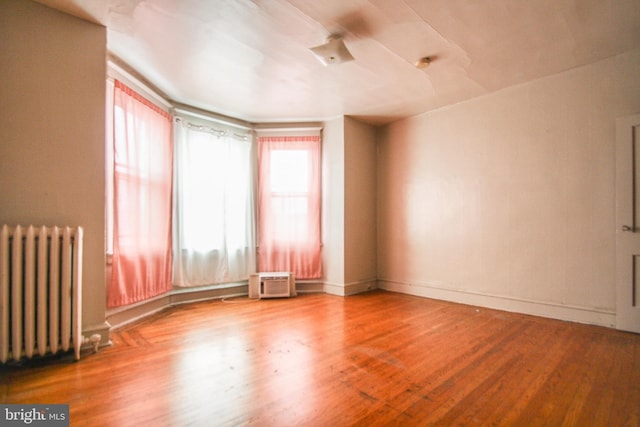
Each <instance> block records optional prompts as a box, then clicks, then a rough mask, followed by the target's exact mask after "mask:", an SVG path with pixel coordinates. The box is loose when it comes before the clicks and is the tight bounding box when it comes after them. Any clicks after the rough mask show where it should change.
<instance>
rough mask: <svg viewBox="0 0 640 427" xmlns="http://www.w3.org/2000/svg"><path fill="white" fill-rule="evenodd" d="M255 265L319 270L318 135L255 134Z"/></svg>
mask: <svg viewBox="0 0 640 427" xmlns="http://www.w3.org/2000/svg"><path fill="white" fill-rule="evenodd" d="M258 145H259V164H258V171H259V172H258V186H259V191H258V218H259V220H258V243H259V245H258V246H259V249H258V267H259V270H260V271H291V272H293V273H295V275H296V278H298V279H315V278H319V277H321V275H322V259H321V252H320V251H321V241H320V136H319V135H318V136H300V137H295V136H293V137H292V136H286V137H259V138H258Z"/></svg>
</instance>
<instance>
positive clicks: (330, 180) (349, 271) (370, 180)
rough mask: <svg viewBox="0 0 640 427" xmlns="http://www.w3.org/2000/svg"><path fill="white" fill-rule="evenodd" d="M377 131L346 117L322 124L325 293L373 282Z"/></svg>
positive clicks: (353, 290) (352, 290) (342, 291)
mask: <svg viewBox="0 0 640 427" xmlns="http://www.w3.org/2000/svg"><path fill="white" fill-rule="evenodd" d="M375 138H376V132H375V128H374V127H372V126H370V125H367V124H364V123H361V122H358V121H357V120H355V119H352V118H349V117H340V118H337V119H334V120H330V121H327V122H325V124H324V130H323V139H322V161H323V168H322V179H323V188H322V194H323V196H322V197H323V200H322V213H323V220H322V221H323V222H322V236H323V248H322V256H323V268H324V277H323V282H324V291H325V292H328V293H332V294H336V295H350V294H354V293H358V292H363V291H366V290H369V289H372V288H374V287H375V286H376V256H377V254H376V250H375V245H376V239H375V236H376V221H375V198H376V143H375V142H376V139H375Z"/></svg>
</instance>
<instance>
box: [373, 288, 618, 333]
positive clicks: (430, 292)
mask: <svg viewBox="0 0 640 427" xmlns="http://www.w3.org/2000/svg"><path fill="white" fill-rule="evenodd" d="M378 288H379V289H383V290H386V291H391V292H399V293H403V294H409V295H415V296H420V297H425V298H433V299H439V300H444V301H450V302H455V303H460V304H468V305H473V306H480V307H486V308H493V309H496V310H503V311H510V312H516V313H522V314H530V315H533V316H541V317H548V318H552V319H558V320H566V321H571V322H578V323H585V324H591V325H599V326H606V327H611V328H613V327H615V312H613V311H607V310H599V309H593V308H588V307H578V306H568V305H561V304H556V303H547V302H540V301H529V300H525V299H520V298H512V297H504V296H499V295H489V294H481V293H473V292H468V291H463V290H453V289H442V288H438V287H433V286H429V285H427V284H423V283H410V282H403V281H397V280H389V279H378Z"/></svg>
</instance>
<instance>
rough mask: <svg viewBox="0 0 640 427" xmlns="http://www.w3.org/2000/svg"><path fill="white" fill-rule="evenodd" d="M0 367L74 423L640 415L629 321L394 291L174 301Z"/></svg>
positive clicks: (369, 422)
mask: <svg viewBox="0 0 640 427" xmlns="http://www.w3.org/2000/svg"><path fill="white" fill-rule="evenodd" d="M112 340H113V344H114V345H113V346H112V347H109V348H106V349H103V350H101V351H100V352H99V353H97V354H85V355H83V358H82V359H81V360H80V361H79V362H72V361H71V358H69V357H64V358H51V359H46V360H41V361H27V362H24V363H23V364H22V365H20V366H5V367H2V368H0V375H1V379H0V401H1V402H3V403H49V404H51V403H68V404H70V415H71V425H78V426H80V425H90V426H118V427H120V426H147V425H153V426H163V425H166V426H187V425H197V426H199V425H203V426H218V425H234V426H235V425H255V426H347V425H362V426H375V425H409V426H415V425H421V426H423V425H445V426H452V425H464V426H473V425H482V426H487V425H496V426H498V425H499V426H545V425H548V426H562V425H568V426H638V425H640V335H635V334H629V333H623V332H619V331H615V330H611V329H607V328H601V327H594V326H587V325H580V324H574V323H567V322H561V321H556V320H550V319H543V318H538V317H532V316H525V315H520V314H512V313H505V312H501V311H495V310H489V309H484V308H477V307H472V306H465V305H458V304H453V303H448V302H442V301H435V300H430V299H424V298H418V297H413V296H408V295H402V294H395V293H390V292H383V291H375V292H371V293H367V294H361V295H356V296H351V297H346V298H342V297H337V296H331V295H324V294H312V295H301V296H298V297H296V298H292V299H279V300H276V299H273V300H261V301H253V300H248V299H245V298H240V299H234V300H230V301H227V302H223V301H220V300H216V301H207V302H199V303H194V304H189V305H183V306H179V307H174V308H171V309H168V310H166V311H163V312H161V313H158V314H156V315H153V316H151V317H149V318H147V319H144V320H143V321H140V322H137V323H135V324H131V325H128V326H126V327H123V328H121V329H120V330H117V331H115V332H114V333H113V334H112Z"/></svg>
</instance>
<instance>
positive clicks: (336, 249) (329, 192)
mask: <svg viewBox="0 0 640 427" xmlns="http://www.w3.org/2000/svg"><path fill="white" fill-rule="evenodd" d="M344 232H345V231H344V119H343V118H342V117H340V118H336V119H333V120H329V121H326V122H325V123H324V127H323V130H322V268H323V278H322V281H323V282H324V289H325V291H326V292H329V293H333V294H337V295H343V294H344V269H345V266H344Z"/></svg>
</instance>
